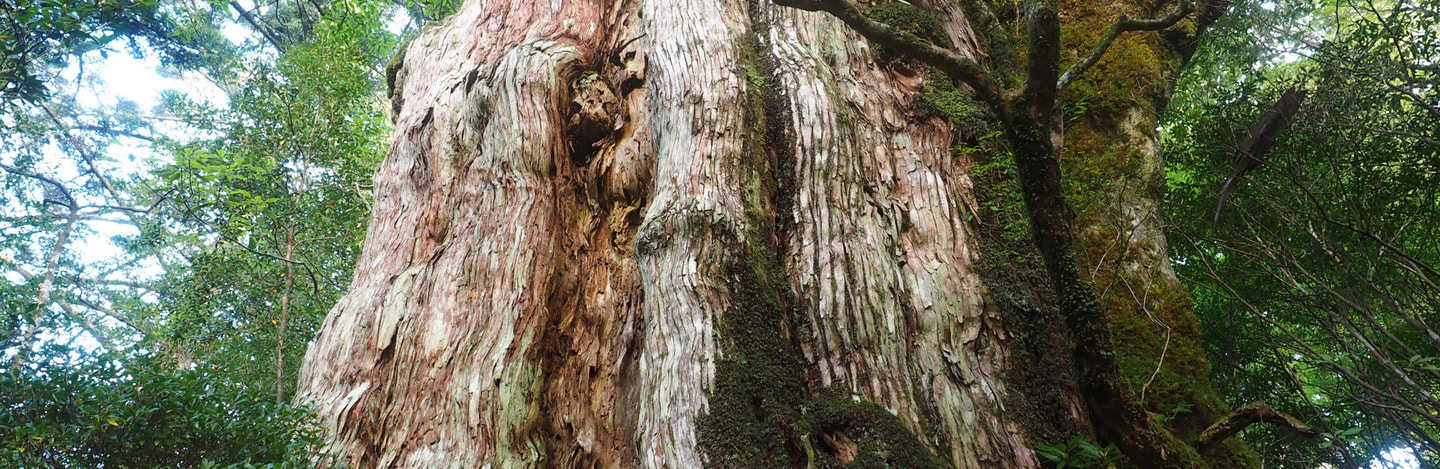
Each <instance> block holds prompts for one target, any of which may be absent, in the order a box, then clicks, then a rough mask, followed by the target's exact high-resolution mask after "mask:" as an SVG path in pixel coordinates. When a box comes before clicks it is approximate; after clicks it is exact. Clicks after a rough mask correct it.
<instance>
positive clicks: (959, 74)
mask: <svg viewBox="0 0 1440 469" xmlns="http://www.w3.org/2000/svg"><path fill="white" fill-rule="evenodd" d="M773 1H774V2H775V4H776V5H780V6H784V7H790V8H797V9H801V10H805V11H823V12H826V13H829V14H831V15H834V16H835V17H836V18H838V19H840V21H843V22H845V24H846V25H848V26H850V29H853V30H855V32H857V33H860V35H861V36H864V37H865V38H866V39H869V40H871V41H875V42H876V43H878V44H880V45H882V46H885V47H888V48H890V49H891V50H895V51H897V52H899V53H901V54H904V55H905V56H907V57H910V58H913V59H916V60H919V61H921V62H925V63H926V64H929V65H931V66H933V67H935V68H938V69H940V71H942V72H945V74H946V75H948V76H949V77H950V78H953V79H956V80H959V81H960V82H962V83H965V84H966V85H969V86H970V88H972V89H974V92H975V97H976V99H978V100H979V101H980V102H982V103H985V104H986V105H987V106H989V107H990V108H991V110H993V111H996V112H997V113H998V112H1002V111H1003V110H1004V100H1003V93H1002V91H1001V90H1000V87H999V86H997V85H996V84H995V83H994V82H992V81H990V76H989V75H990V73H989V71H988V70H986V69H985V67H984V66H982V65H980V64H979V63H978V62H975V61H974V60H972V59H970V58H968V57H965V56H963V55H960V54H958V53H956V52H955V51H952V50H950V49H947V48H944V47H940V46H937V45H935V44H934V43H932V42H930V41H927V40H925V39H921V38H920V37H918V36H915V35H914V34H908V33H905V32H902V31H900V30H898V29H895V28H894V27H892V26H890V25H888V24H885V23H881V22H879V21H875V20H872V19H870V17H868V16H865V13H864V12H862V11H860V7H858V6H856V5H855V3H854V2H851V1H850V0H773Z"/></svg>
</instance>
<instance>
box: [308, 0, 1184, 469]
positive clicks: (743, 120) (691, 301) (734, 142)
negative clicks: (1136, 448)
mask: <svg viewBox="0 0 1440 469" xmlns="http://www.w3.org/2000/svg"><path fill="white" fill-rule="evenodd" d="M794 2H799V3H814V2H811V1H809V0H794ZM792 3H793V2H792ZM916 4H917V5H920V6H922V7H925V8H927V9H929V10H931V11H935V12H937V13H938V14H939V15H938V16H939V17H940V18H941V22H942V24H943V25H944V28H945V30H946V31H947V32H948V33H949V37H950V40H951V43H950V44H946V45H945V46H947V47H952V48H953V50H949V51H941V52H944V53H943V54H941V53H940V52H936V51H931V52H934V53H935V54H938V55H936V56H937V57H941V58H943V59H944V60H945V61H947V62H946V64H942V65H945V66H942V67H940V68H941V69H942V70H944V71H947V72H950V73H952V74H959V75H960V76H961V78H962V79H963V80H965V81H968V82H970V85H972V88H974V89H975V90H977V92H979V94H980V98H981V99H980V101H981V102H988V103H999V102H1001V101H1002V100H1009V99H1011V98H1012V97H1011V96H1008V95H1004V94H1002V93H1001V90H1000V89H999V86H1000V85H998V84H995V83H992V82H990V81H987V80H986V79H985V77H984V75H983V73H988V72H987V71H986V70H985V69H984V68H983V67H978V66H976V61H978V60H982V59H983V58H984V57H987V55H988V54H987V52H986V51H983V50H980V48H981V47H983V44H984V43H985V41H987V39H984V38H982V37H980V36H977V34H976V32H977V31H988V30H989V29H988V28H996V27H997V24H996V23H995V19H994V18H993V17H990V18H989V19H988V20H981V21H988V23H984V24H971V21H976V20H974V19H972V18H969V17H967V16H966V14H965V13H966V12H965V11H964V10H963V9H962V8H960V7H958V6H955V5H952V4H951V3H948V2H939V1H920V2H916ZM851 10H854V11H849V10H847V11H849V14H852V16H851V17H842V18H840V19H836V18H835V17H832V16H829V15H826V14H820V13H812V12H803V11H798V10H794V9H788V8H782V7H778V6H774V5H771V4H770V3H768V2H765V1H756V0H565V1H553V2H535V1H530V0H493V1H488V2H487V1H471V2H468V3H467V4H466V5H465V6H464V7H463V8H462V9H461V11H460V12H458V13H456V14H455V15H454V16H452V17H451V18H449V19H447V20H446V21H445V22H444V23H443V24H441V25H438V26H436V27H434V28H431V29H428V30H427V31H426V32H425V33H423V34H421V35H420V37H418V38H416V39H415V40H414V41H412V42H411V44H410V45H409V46H408V47H407V51H406V52H405V54H404V55H403V56H402V57H401V58H399V59H398V60H397V62H398V68H396V69H395V70H393V74H391V75H390V78H389V81H390V86H391V89H392V93H393V96H392V98H393V105H394V107H395V109H396V113H395V119H396V136H395V140H394V142H393V144H392V146H391V148H390V153H389V155H388V157H387V158H386V160H385V161H384V162H383V163H382V165H381V167H380V168H379V170H378V171H377V173H376V176H375V179H376V181H375V191H376V202H375V206H374V218H372V220H371V226H370V231H369V233H368V236H367V239H366V244H365V247H364V251H363V253H362V255H361V259H360V263H359V266H358V268H357V269H356V274H355V279H354V280H353V283H352V285H351V288H350V292H349V293H348V294H347V295H346V296H345V297H344V298H343V299H342V300H341V301H340V303H339V304H338V305H336V307H335V308H334V309H333V310H332V311H331V312H330V314H329V315H328V316H327V318H326V321H325V324H324V325H323V327H322V329H321V332H320V335H319V337H317V338H316V339H315V341H314V342H313V343H312V344H311V347H310V350H309V351H308V353H307V355H306V358H305V361H304V363H303V365H302V368H301V383H300V395H299V398H300V399H303V400H305V401H307V402H310V403H313V404H314V405H316V407H317V410H318V411H319V413H320V415H321V417H322V418H323V419H324V424H325V427H326V433H327V437H328V439H329V442H330V444H331V448H332V449H333V450H334V451H336V452H337V453H339V455H341V456H342V458H343V459H344V460H346V461H348V462H349V463H351V464H353V465H355V466H357V467H365V468H372V467H382V468H388V467H457V468H458V467H466V468H468V467H537V466H544V467H649V468H662V467H700V466H704V465H715V466H725V465H740V464H743V463H744V462H746V461H751V462H753V461H760V460H763V461H768V462H774V463H775V464H777V465H780V466H785V465H790V466H796V467H804V466H815V467H828V466H829V465H833V464H839V463H841V462H844V461H854V462H856V463H860V462H863V461H871V462H876V461H878V462H881V463H886V464H891V463H895V464H891V465H892V466H897V465H898V466H906V467H908V466H919V465H922V464H931V463H933V464H935V465H943V464H944V463H941V462H939V461H941V460H943V461H946V462H948V464H949V465H952V466H954V467H964V468H1028V467H1039V466H1040V462H1039V461H1038V459H1037V457H1036V455H1035V454H1034V452H1033V451H1032V449H1031V448H1033V447H1034V446H1035V445H1036V444H1039V443H1044V442H1046V441H1042V440H1039V439H1037V438H1050V437H1054V435H1046V434H1045V432H1044V429H1045V428H1054V427H1045V425H1044V424H1043V423H1042V424H1039V425H1037V424H1035V423H1034V420H1035V419H1036V418H1037V417H1035V416H1033V415H1024V414H1025V412H1026V410H1015V409H1014V408H1011V409H1007V408H1006V404H1005V403H1006V402H1007V394H1013V393H1025V392H1028V390H1026V389H1015V388H1017V387H1021V388H1023V386H1011V385H1008V384H1007V382H1006V376H1007V374H1009V373H1007V369H1006V367H1008V366H1011V360H1012V358H1011V357H1012V353H1011V345H1012V343H1013V342H1015V338H1014V337H1012V336H1011V334H1010V332H1008V331H1006V329H1005V325H1004V324H1005V323H1004V322H1003V321H1001V317H1000V312H999V310H998V309H997V307H995V306H994V305H993V302H990V301H988V300H987V297H988V295H991V294H993V292H989V291H987V290H986V286H985V285H982V283H981V280H980V277H979V276H978V275H977V273H976V271H977V268H976V264H975V263H976V262H977V261H978V260H979V259H981V258H982V256H989V255H992V254H990V253H980V252H976V251H975V249H976V247H977V246H979V244H978V243H977V241H976V237H975V235H974V232H975V226H974V225H973V224H972V222H970V221H968V220H969V217H970V216H971V215H974V214H975V213H977V211H978V202H977V200H976V198H975V197H976V196H975V189H974V185H973V183H972V181H971V180H970V174H969V173H970V167H971V165H972V162H971V160H970V158H971V155H966V154H961V153H958V152H956V151H954V150H952V145H953V144H954V143H955V142H956V141H958V140H964V139H973V138H976V137H978V136H966V135H957V134H956V131H955V130H954V129H953V128H952V125H951V123H950V122H948V121H945V120H943V119H939V118H929V117H922V116H920V115H918V113H917V112H915V100H917V99H918V98H917V96H918V94H919V93H920V91H921V89H922V88H923V86H924V80H925V79H926V78H924V77H923V76H922V75H923V74H917V73H915V71H914V70H909V69H905V68H904V67H896V66H892V65H891V64H889V63H888V59H886V58H885V57H882V54H881V53H879V52H878V51H876V50H875V46H874V45H872V44H870V43H869V42H868V41H867V40H865V39H862V37H861V35H860V34H857V33H856V32H854V31H852V30H851V27H852V26H854V25H855V24H861V25H864V26H865V27H866V28H869V29H870V30H873V31H881V32H886V31H888V32H887V33H886V34H890V35H891V37H890V39H887V40H891V41H892V42H893V41H894V40H904V37H902V36H900V35H898V33H897V32H896V30H895V29H894V28H889V27H886V26H883V25H878V26H877V25H876V24H872V23H873V22H871V23H865V22H862V21H859V19H863V17H862V16H856V15H860V11H859V10H856V9H853V8H852V9H851ZM1052 13H1053V12H1052ZM986 15H988V13H986ZM1052 16H1053V15H1052ZM1051 19H1054V18H1051ZM847 24H849V25H847ZM1004 31H1008V30H1004ZM1056 34H1057V35H1058V32H1057V33H1056ZM910 37H913V35H912V36H910ZM1047 37H1048V36H1047ZM1049 39H1051V40H1053V39H1054V38H1053V37H1049ZM882 42H885V41H882ZM889 45H890V44H887V46H889ZM1049 53H1052V55H1057V54H1058V52H1057V51H1054V50H1051V51H1049ZM1052 65H1053V64H1052ZM1102 65H1103V64H1102ZM1051 68H1054V70H1049V71H1048V72H1046V73H1049V75H1054V76H1058V68H1055V67H1051ZM902 69H903V70H902ZM1053 78H1054V77H1052V81H1053ZM1076 86H1079V82H1077V85H1076ZM1055 89H1056V88H1055V87H1053V86H1051V87H1048V88H1046V89H1044V90H1042V94H1045V95H1047V96H1049V95H1053V93H1054V92H1055ZM1039 101H1046V100H1045V99H1041V100H1039ZM1039 101H1036V102H1029V103H1024V104H1030V105H1032V107H1033V105H1039V104H1046V105H1048V104H1053V96H1050V99H1049V101H1050V102H1049V103H1040V102H1039ZM1006 102H1007V103H1009V101H1006ZM1016 103H1019V102H1018V101H1016ZM1007 105H1008V104H1007ZM1017 105H1018V104H1017ZM757 109H758V110H757ZM1016 109H1019V108H1018V107H1017V108H1016ZM1048 112H1049V111H1048V110H1046V111H1044V112H1042V113H1041V114H1046V113H1048ZM999 114H1010V112H1009V111H1006V112H1001V113H999ZM1014 114H1023V112H1022V111H1016V112H1015V113H1014ZM1139 115H1143V116H1144V117H1143V118H1142V119H1140V120H1139V121H1137V122H1135V123H1134V125H1135V126H1137V128H1140V127H1144V126H1145V125H1147V124H1148V125H1149V126H1150V128H1153V127H1154V126H1153V124H1154V114H1153V113H1141V114H1139ZM1034 117H1035V118H1034V121H1033V122H1021V124H1024V125H1023V126H1022V127H1025V128H1023V129H1021V130H1020V132H1021V133H1025V132H1029V133H1027V136H1029V137H1033V140H1035V141H1036V142H1050V141H1051V138H1055V137H1057V136H1054V135H1051V134H1050V129H1049V128H1047V127H1046V126H1045V125H1044V124H1045V122H1046V121H1047V120H1048V119H1050V118H1051V117H1053V116H1049V115H1038V114H1037V115H1036V116H1034ZM1007 123H1011V124H1013V123H1014V122H1007ZM1127 125H1128V124H1127ZM1012 130H1013V129H1012ZM1119 141H1125V140H1123V139H1121V140H1119ZM1037 144H1038V143H1037ZM1052 150H1053V148H1052ZM1024 156H1026V155H1022V159H1023V157H1024ZM1029 156H1031V157H1034V158H1033V159H1036V160H1045V161H1044V162H1045V163H1047V164H1048V163H1055V161H1053V160H1054V158H1055V157H1057V156H1058V155H1056V154H1054V153H1053V152H1052V153H1045V154H1038V155H1029ZM1141 156H1144V157H1152V158H1155V159H1158V156H1159V155H1158V152H1152V153H1144V154H1143V155H1141ZM1047 158H1048V159H1047ZM1032 163H1033V161H1032ZM1046 169H1047V170H1052V171H1053V172H1052V173H1047V174H1049V175H1050V176H1054V177H1053V178H1051V179H1048V180H1047V181H1045V182H1046V183H1047V184H1052V185H1055V186H1058V184H1059V179H1058V164H1055V165H1051V166H1047V168H1046ZM1047 187H1049V186H1047ZM1055 191H1056V193H1057V194H1058V189H1055ZM1142 202H1147V203H1148V202H1153V200H1150V199H1144V200H1142ZM1061 203H1063V200H1061ZM1050 221H1051V222H1053V223H1052V224H1051V225H1049V226H1051V227H1054V228H1055V229H1057V230H1059V229H1061V228H1063V227H1067V226H1071V225H1073V221H1067V220H1059V221H1056V220H1050ZM1038 225H1039V224H1037V226H1038ZM1062 225H1063V226H1062ZM1071 234H1073V233H1071ZM1069 235H1070V234H1065V235H1061V238H1063V239H1062V240H1061V241H1063V243H1059V244H1065V243H1069V244H1074V240H1073V239H1072V238H1069V237H1068V236H1069ZM1155 236H1157V237H1158V236H1160V235H1159V234H1158V232H1157V233H1156V234H1155ZM1052 238H1053V237H1052ZM1047 239H1049V240H1050V241H1054V239H1051V238H1047ZM1160 239H1161V241H1160V242H1159V243H1158V245H1159V246H1161V248H1160V249H1161V250H1162V251H1163V238H1160ZM1052 244H1055V243H1052ZM1057 246H1058V244H1057V245H1052V246H1049V248H1052V249H1059V248H1058V247H1057ZM1051 254H1053V253H1051ZM994 255H995V256H998V254H994ZM1161 258H1162V259H1163V256H1162V257H1161ZM1066 262H1068V263H1069V264H1067V265H1068V266H1069V269H1070V270H1072V271H1073V270H1074V263H1075V259H1074V258H1073V256H1072V257H1070V258H1068V259H1066ZM1057 283H1059V282H1057ZM1062 286H1063V285H1062ZM1062 290H1064V288H1062ZM1092 303H1093V302H1092ZM1091 306H1093V305H1091ZM1039 307H1043V306H1039ZM1087 311H1091V312H1093V311H1096V309H1094V308H1090V309H1088V310H1087ZM1007 320H1008V319H1007ZM1097 325H1100V327H1103V323H1099V322H1097V323H1095V324H1090V325H1089V326H1090V327H1096V326H1097ZM1102 345H1106V344H1102ZM1054 346H1055V347H1056V350H1064V351H1063V352H1060V353H1069V352H1068V349H1066V348H1065V347H1068V346H1069V345H1068V344H1054ZM1106 346H1107V347H1108V345H1106ZM1103 353H1106V352H1105V351H1103V350H1100V349H1097V350H1095V354H1103ZM1092 355H1094V354H1092ZM1097 356H1098V355H1097ZM1081 358H1084V357H1081ZM1092 358H1093V357H1092ZM1067 363H1068V362H1067ZM786 371H788V372H789V373H790V374H789V375H784V376H780V378H777V376H779V375H777V373H782V372H786ZM1064 375H1065V376H1069V374H1068V373H1066V374H1064ZM1112 377H1113V376H1112ZM772 378H775V379H772ZM782 378H783V379H782ZM1080 384H1082V386H1079V387H1068V388H1064V389H1058V390H1049V391H1050V392H1056V393H1061V394H1064V397H1065V398H1066V399H1069V400H1070V401H1071V402H1079V401H1080V400H1081V398H1082V397H1087V398H1089V399H1094V398H1095V397H1096V396H1082V395H1081V394H1078V393H1077V391H1076V390H1077V389H1086V390H1087V391H1088V390H1091V388H1089V387H1086V386H1084V385H1085V384H1087V383H1080ZM1089 384H1090V385H1093V384H1094V383H1089ZM1104 384H1105V385H1106V386H1113V385H1114V382H1106V383H1104ZM1107 389H1108V388H1107ZM777 390H782V391H783V392H781V391H777ZM787 394H791V395H794V396H789V395H787ZM1102 397H1103V396H1102ZM1125 402H1129V401H1125ZM1062 407H1064V408H1058V409H1039V410H1038V411H1039V412H1042V413H1044V415H1061V416H1063V418H1065V419H1072V420H1074V421H1073V422H1069V421H1067V423H1066V424H1065V425H1062V426H1061V427H1063V428H1066V429H1071V428H1075V427H1076V426H1078V427H1080V428H1081V429H1082V431H1084V430H1083V429H1085V428H1086V427H1087V425H1088V422H1085V417H1084V416H1075V415H1074V413H1073V412H1072V409H1071V408H1070V407H1068V406H1062ZM1124 410H1126V411H1127V412H1129V415H1132V416H1133V415H1138V410H1137V409H1136V408H1135V407H1134V406H1131V407H1127V408H1125V409H1124ZM1028 411H1031V412H1034V411H1037V409H1035V408H1029V409H1028ZM727 414H728V415H727ZM737 415H739V416H741V418H733V419H732V418H727V417H732V416H737ZM1075 417H1078V418H1075ZM1037 428H1038V429H1040V430H1037ZM1067 431H1068V430H1067ZM734 435H741V436H740V437H736V438H729V437H730V436H734ZM1037 435H1043V436H1037ZM1066 437H1068V435H1066ZM726 438H729V439H726ZM757 438H765V439H771V440H781V441H768V442H766V444H763V445H756V444H751V443H754V442H755V441H756V440H757ZM1062 439H1063V438H1062ZM721 440H723V441H721ZM770 443H773V444H770ZM777 448H778V449H779V450H780V452H783V453H784V454H763V455H758V456H757V454H756V453H758V452H774V451H773V450H775V449H777ZM1154 449H1155V448H1151V450H1154ZM898 453H903V454H898ZM1137 454H1138V453H1137ZM1132 459H1133V458H1132ZM897 461H910V462H914V463H915V464H899V463H897Z"/></svg>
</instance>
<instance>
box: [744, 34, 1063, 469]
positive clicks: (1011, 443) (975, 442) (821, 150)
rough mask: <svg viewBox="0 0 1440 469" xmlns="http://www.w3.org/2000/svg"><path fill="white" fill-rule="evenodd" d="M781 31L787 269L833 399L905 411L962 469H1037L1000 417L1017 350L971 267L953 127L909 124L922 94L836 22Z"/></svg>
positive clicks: (807, 345)
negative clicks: (1008, 364) (1007, 347)
mask: <svg viewBox="0 0 1440 469" xmlns="http://www.w3.org/2000/svg"><path fill="white" fill-rule="evenodd" d="M776 19H777V22H776V25H775V27H774V28H773V31H774V33H773V36H772V38H771V42H772V43H773V44H774V46H773V50H774V53H775V55H776V57H777V63H778V64H779V66H778V68H779V74H780V77H779V79H780V82H781V83H782V88H783V89H784V91H783V93H784V95H785V96H786V97H787V98H788V99H789V100H790V104H791V106H792V108H793V116H794V117H793V122H792V125H794V126H795V129H796V139H795V140H796V143H795V149H794V151H795V152H796V153H795V155H794V157H795V158H797V160H796V163H795V167H796V172H797V176H796V177H797V183H798V185H799V189H798V193H797V194H796V197H795V212H796V213H795V219H796V220H797V225H796V229H795V232H794V233H793V235H792V240H791V246H793V250H792V251H793V252H792V259H791V262H792V265H793V268H794V269H795V272H796V281H797V283H798V288H799V295H800V298H801V303H802V305H803V306H802V310H803V311H802V314H804V315H805V316H806V317H807V319H808V321H809V322H810V325H811V328H812V331H813V333H814V336H813V337H811V338H806V339H805V340H804V341H802V343H803V348H804V351H805V353H806V356H807V358H808V359H810V360H811V361H812V363H813V364H815V366H817V367H818V368H819V372H820V376H821V379H822V381H823V383H822V384H824V385H826V386H836V387H841V388H843V389H846V390H848V391H849V392H851V393H854V394H855V395H857V396H860V397H864V398H866V399H869V400H872V401H874V402H876V403H879V404H881V405H883V406H885V407H886V408H888V409H890V410H891V411H893V412H895V413H896V414H897V415H899V416H900V417H901V419H902V421H903V422H904V423H905V425H906V426H907V427H908V428H910V429H911V430H912V431H915V432H916V433H917V434H918V435H922V438H923V439H924V440H925V441H926V443H927V444H929V445H930V446H931V447H932V449H933V450H935V451H936V452H938V453H940V454H941V455H942V456H943V457H945V458H946V459H949V460H950V461H952V463H954V464H955V465H956V466H957V467H1007V468H1009V467H1033V466H1036V465H1037V464H1038V462H1037V461H1036V459H1035V456H1034V454H1033V452H1032V451H1031V450H1030V449H1029V444H1028V443H1026V441H1025V439H1024V438H1023V437H1020V436H1019V435H1018V433H1019V430H1018V429H1017V428H1016V427H1015V426H1014V425H1013V423H1012V422H1009V421H1007V420H1006V417H1005V416H1004V414H1003V411H1002V410H1001V404H1000V402H1001V398H1002V395H1003V393H1004V386H1003V383H1002V382H1001V381H1000V376H1001V373H1002V371H1003V370H1002V366H1003V365H1004V363H1005V360H1006V356H1005V354H1004V352H1003V350H1004V349H1003V347H1004V345H1003V344H1004V342H1005V337H1004V335H1003V333H1002V332H1001V329H1000V328H999V326H998V320H997V318H995V317H993V312H989V311H987V310H986V309H985V308H984V306H983V304H982V302H981V287H980V283H979V278H978V276H977V275H976V274H975V273H974V272H973V271H972V269H971V267H970V265H971V263H972V262H974V261H975V258H974V257H973V256H972V255H971V253H970V250H969V247H968V246H969V243H971V242H972V240H970V239H969V237H970V235H969V233H968V231H969V227H968V225H967V223H966V222H965V220H966V219H967V214H968V213H971V212H972V211H973V210H974V204H975V201H974V195H973V191H972V187H971V186H970V183H969V180H968V179H967V177H966V174H965V172H964V171H965V169H964V168H961V167H960V166H959V165H958V164H957V162H956V161H955V160H954V159H953V158H952V157H951V151H950V132H949V130H948V127H949V126H948V125H942V124H940V123H939V121H938V120H933V119H932V120H924V121H921V122H914V121H913V120H912V119H915V118H912V117H910V116H907V112H906V107H907V106H908V104H909V100H910V99H912V98H913V96H912V93H913V89H911V88H909V87H908V86H907V84H905V83H902V82H901V81H900V80H898V79H897V78H896V77H893V76H892V75H891V73H890V72H888V71H885V70H882V69H880V68H878V67H877V66H876V65H875V64H874V62H873V59H872V58H871V55H870V53H869V50H868V47H867V45H866V44H865V43H864V42H863V41H862V40H860V39H858V37H857V36H855V35H853V34H851V33H849V32H848V31H847V29H846V28H845V27H844V26H843V25H839V24H838V21H837V20H834V19H833V18H830V17H828V16H824V15H817V14H811V13H803V12H795V11H790V10H783V9H781V10H776ZM831 22H833V23H836V24H826V23H831ZM955 29H957V30H965V29H964V27H963V26H962V27H960V28H955Z"/></svg>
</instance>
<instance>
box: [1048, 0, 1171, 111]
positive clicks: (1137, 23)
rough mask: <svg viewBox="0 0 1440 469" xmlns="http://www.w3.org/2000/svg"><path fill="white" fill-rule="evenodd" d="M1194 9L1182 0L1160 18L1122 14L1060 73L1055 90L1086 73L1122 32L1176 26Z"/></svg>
mask: <svg viewBox="0 0 1440 469" xmlns="http://www.w3.org/2000/svg"><path fill="white" fill-rule="evenodd" d="M1193 11H1195V4H1194V3H1193V2H1192V1H1191V0H1180V3H1179V4H1177V5H1175V9H1174V10H1172V11H1170V13H1167V14H1166V15H1165V16H1161V17H1158V18H1151V19H1140V20H1137V19H1130V18H1129V17H1127V16H1125V15H1120V19H1119V20H1118V21H1116V22H1115V24H1112V25H1110V28H1109V29H1106V30H1105V34H1103V35H1101V36H1100V40H1099V41H1097V42H1096V43H1095V47H1093V48H1091V49H1090V52H1089V53H1087V54H1085V56H1084V57H1081V58H1080V60H1079V61H1078V62H1075V65H1071V66H1070V69H1069V70H1066V71H1065V73H1064V74H1062V75H1060V79H1059V80H1058V81H1056V83H1055V91H1056V92H1057V93H1059V92H1062V91H1065V87H1066V86H1069V85H1070V83H1071V82H1073V81H1075V79H1076V78H1079V77H1080V75H1083V74H1085V71H1086V70H1090V67H1093V66H1095V64H1096V63H1097V62H1099V61H1100V58H1101V57H1103V56H1105V51H1106V50H1107V49H1109V48H1110V44H1113V43H1114V42H1115V39H1117V38H1119V37H1120V35H1121V34H1123V33H1128V32H1132V31H1159V30H1162V29H1165V28H1169V27H1171V26H1174V25H1175V23H1179V22H1180V20H1183V19H1185V17H1186V16H1189V15H1190V13H1191V12H1193Z"/></svg>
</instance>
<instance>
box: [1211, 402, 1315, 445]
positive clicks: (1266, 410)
mask: <svg viewBox="0 0 1440 469" xmlns="http://www.w3.org/2000/svg"><path fill="white" fill-rule="evenodd" d="M1259 422H1268V423H1273V424H1275V425H1279V426H1281V427H1285V428H1288V429H1290V430H1292V431H1294V432H1295V433H1299V434H1301V435H1305V436H1309V437H1313V436H1316V435H1319V434H1320V431H1318V430H1316V429H1314V428H1311V427H1310V426H1309V425H1306V424H1305V422H1301V421H1300V419H1297V418H1295V417H1291V416H1290V415H1288V414H1286V413H1284V412H1280V411H1278V410H1275V409H1272V408H1270V406H1268V405H1265V401H1255V402H1252V403H1250V404H1249V405H1247V406H1245V407H1241V408H1239V409H1236V410H1235V412H1232V413H1230V415H1226V416H1225V417H1224V418H1221V419H1220V421H1218V422H1215V423H1214V424H1213V425H1210V428H1206V429H1205V431H1203V432H1200V438H1199V439H1198V440H1197V441H1196V444H1197V445H1198V446H1199V447H1200V448H1202V449H1203V448H1207V447H1209V446H1210V445H1214V444H1216V443H1219V442H1221V441H1225V439H1226V438H1229V437H1231V436H1233V435H1235V434H1236V433H1239V432H1240V431H1241V430H1244V429H1245V428H1246V427H1249V426H1250V425H1254V424H1256V423H1259Z"/></svg>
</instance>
